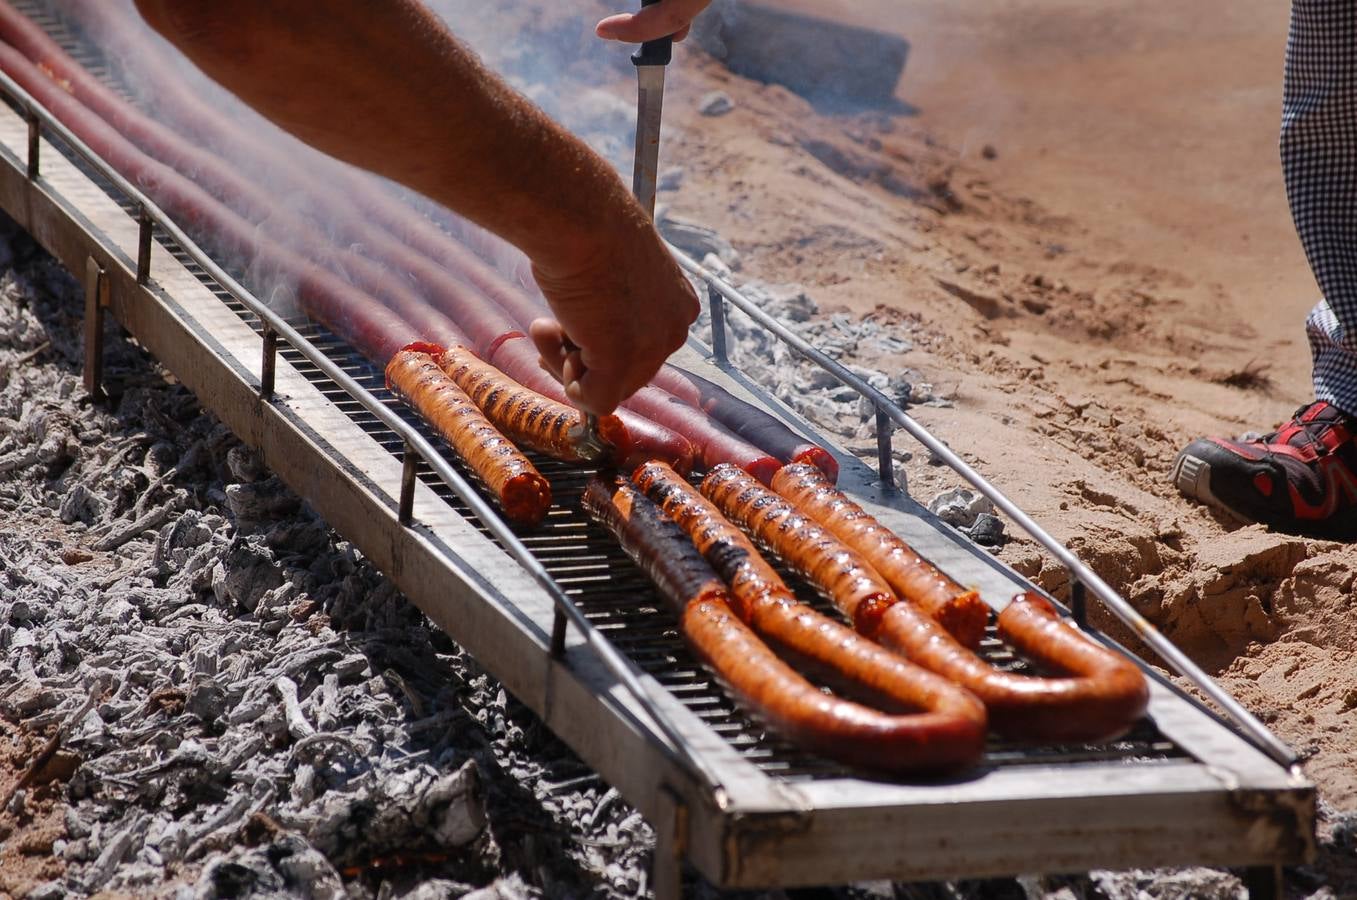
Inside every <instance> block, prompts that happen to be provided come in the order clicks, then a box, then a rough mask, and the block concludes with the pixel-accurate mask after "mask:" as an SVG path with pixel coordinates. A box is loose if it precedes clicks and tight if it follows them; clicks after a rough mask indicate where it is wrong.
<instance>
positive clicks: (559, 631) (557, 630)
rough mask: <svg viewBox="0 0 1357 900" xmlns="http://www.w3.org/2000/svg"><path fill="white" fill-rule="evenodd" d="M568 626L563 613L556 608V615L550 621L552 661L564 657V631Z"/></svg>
mask: <svg viewBox="0 0 1357 900" xmlns="http://www.w3.org/2000/svg"><path fill="white" fill-rule="evenodd" d="M568 626H569V622H568V621H567V620H566V617H565V611H564V610H563V609H561V608H560V607H557V608H556V614H555V615H554V616H553V617H552V619H551V656H552V658H553V659H560V658H561V657H563V656H565V631H566V628H567V627H568Z"/></svg>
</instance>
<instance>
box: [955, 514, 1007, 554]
mask: <svg viewBox="0 0 1357 900" xmlns="http://www.w3.org/2000/svg"><path fill="white" fill-rule="evenodd" d="M963 530H964V531H965V532H966V534H968V535H970V537H971V540H973V541H975V542H976V543H977V544H979V545H980V546H982V547H998V546H999V545H1000V544H1002V543H1003V542H1004V521H1003V519H1000V518H999V517H998V516H995V515H991V514H989V513H981V514H980V515H978V516H976V517H975V522H974V523H972V524H971V526H970V527H969V528H966V529H963Z"/></svg>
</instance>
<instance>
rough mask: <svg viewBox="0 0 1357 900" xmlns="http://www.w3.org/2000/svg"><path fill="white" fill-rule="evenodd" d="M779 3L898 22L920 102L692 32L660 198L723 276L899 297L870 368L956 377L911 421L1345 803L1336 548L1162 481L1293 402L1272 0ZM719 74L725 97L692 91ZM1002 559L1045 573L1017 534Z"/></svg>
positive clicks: (830, 299)
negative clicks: (697, 229) (921, 331)
mask: <svg viewBox="0 0 1357 900" xmlns="http://www.w3.org/2000/svg"><path fill="white" fill-rule="evenodd" d="M794 5H796V6H798V7H801V8H803V9H818V10H819V11H821V12H823V13H825V14H828V15H837V16H841V17H843V18H846V19H850V20H854V21H858V22H865V23H871V22H873V21H876V22H883V23H886V24H887V26H888V27H890V28H893V29H896V30H898V31H899V32H900V33H901V34H902V35H904V36H905V37H907V38H909V39H910V40H911V42H912V43H913V56H912V59H911V61H910V63H909V66H908V68H907V69H906V74H905V78H904V79H903V80H902V82H901V85H900V91H899V99H900V100H901V101H903V102H904V103H905V104H908V105H909V106H911V107H914V108H915V109H916V110H917V113H916V114H913V115H911V114H909V113H907V112H900V111H899V110H895V111H881V112H872V111H867V112H857V113H844V114H838V115H835V114H832V113H826V112H823V111H820V110H816V109H814V108H812V107H811V106H810V105H809V104H808V103H806V102H805V101H803V100H802V99H800V98H799V97H796V96H794V95H792V94H790V93H789V92H788V91H786V90H783V89H782V88H779V87H776V86H764V85H760V84H756V83H752V82H748V81H745V80H743V79H740V78H737V77H734V76H731V75H730V74H729V73H728V72H726V71H725V70H724V69H722V68H721V67H719V66H717V65H715V64H713V63H711V62H710V61H709V60H706V59H705V58H704V57H703V56H702V54H700V53H695V52H692V51H688V52H686V53H685V54H683V55H681V57H680V65H681V66H682V67H683V71H682V74H681V75H679V76H677V77H676V78H675V81H676V82H677V88H676V90H675V93H674V94H673V96H672V100H671V101H670V102H669V104H668V106H667V116H668V117H669V119H668V120H669V121H670V122H672V123H673V124H674V125H675V126H676V127H673V128H672V130H671V131H670V132H669V134H670V135H672V139H671V140H670V142H669V143H668V144H667V151H666V152H667V154H668V155H669V160H668V161H669V162H677V163H679V164H681V165H683V166H684V167H685V172H686V178H685V181H684V183H683V186H682V187H681V188H680V189H679V190H678V191H677V192H671V193H670V194H668V195H667V196H666V197H665V199H666V200H667V201H668V203H669V205H670V207H671V208H672V209H673V210H674V212H675V213H679V214H683V215H686V216H691V217H692V218H695V219H698V220H701V221H704V222H707V223H710V224H712V225H714V226H716V227H718V228H719V229H720V230H721V231H722V232H723V233H724V234H725V235H726V236H727V237H729V238H730V239H731V240H732V241H733V242H734V243H735V245H736V247H737V248H738V249H739V250H741V251H742V252H743V254H744V260H745V270H744V272H742V276H757V277H761V278H764V279H768V280H772V281H796V282H800V283H802V284H804V285H806V286H807V287H808V288H810V289H811V291H812V293H813V295H814V296H815V297H816V298H817V299H818V300H819V301H820V303H821V304H822V306H825V307H827V308H830V309H833V308H835V307H842V308H846V309H848V310H852V311H855V312H859V313H862V312H868V311H871V310H873V309H878V308H883V307H884V309H882V311H881V312H882V314H883V315H901V314H903V315H908V316H910V317H917V318H918V319H919V320H921V321H922V322H923V324H924V326H925V330H926V331H927V332H928V333H930V334H931V336H932V337H931V340H929V341H927V342H925V343H924V344H923V345H921V346H916V347H915V349H914V350H913V351H912V352H910V353H909V354H907V355H906V356H905V357H904V358H902V359H900V360H895V361H892V360H880V361H878V362H879V363H880V365H881V366H882V367H887V366H889V365H891V364H892V363H894V364H896V365H907V366H910V367H912V368H916V369H919V370H921V372H922V374H923V375H924V377H926V379H927V380H929V381H931V382H932V383H934V384H935V385H938V386H939V387H940V388H942V389H944V390H945V391H947V392H949V393H950V394H951V395H952V396H953V397H954V399H955V401H956V405H955V408H952V409H926V408H921V409H920V410H919V411H918V415H919V418H920V419H921V420H922V421H924V422H925V423H926V424H927V425H929V426H930V427H932V428H934V429H935V430H936V431H937V433H938V434H940V435H941V436H943V437H944V438H945V439H947V440H948V441H949V442H950V443H951V444H952V445H953V446H955V447H956V448H958V449H960V450H962V451H964V453H965V455H966V456H967V458H968V459H970V460H971V461H972V462H974V463H975V464H977V465H978V466H979V467H980V468H981V470H982V471H984V472H985V473H986V474H988V475H989V476H991V477H992V478H993V479H994V481H996V482H997V483H998V484H999V485H1000V486H1001V487H1003V488H1004V489H1005V490H1007V491H1008V492H1009V493H1010V494H1011V496H1013V497H1014V498H1015V499H1016V500H1017V501H1018V502H1019V503H1020V504H1021V505H1022V506H1024V507H1025V508H1027V509H1028V510H1029V511H1030V512H1032V513H1033V514H1034V515H1036V517H1037V518H1038V520H1039V521H1040V522H1042V523H1043V524H1044V525H1045V526H1046V527H1047V528H1048V529H1049V530H1051V531H1052V532H1053V533H1054V534H1055V535H1056V536H1057V537H1059V538H1061V539H1063V540H1066V541H1068V542H1069V543H1070V544H1071V545H1072V546H1074V547H1075V548H1076V549H1077V550H1078V551H1079V552H1080V553H1081V554H1082V555H1083V556H1084V558H1085V559H1086V560H1087V561H1089V562H1090V563H1091V564H1092V565H1093V566H1094V567H1095V568H1096V569H1097V571H1098V572H1099V573H1100V574H1101V575H1102V576H1103V577H1105V578H1106V579H1107V580H1109V581H1110V582H1111V583H1112V584H1113V585H1114V586H1115V587H1117V588H1118V589H1120V590H1121V591H1122V592H1123V593H1124V594H1125V595H1126V596H1128V597H1129V598H1130V599H1131V600H1132V601H1133V602H1134V603H1135V605H1136V606H1137V607H1138V608H1139V609H1140V610H1141V611H1142V612H1143V613H1145V614H1146V615H1148V616H1149V617H1151V618H1152V619H1153V620H1154V621H1155V622H1156V623H1157V624H1158V625H1159V626H1160V627H1161V628H1163V629H1164V630H1165V631H1166V632H1167V633H1168V634H1169V635H1170V636H1171V637H1172V638H1174V639H1175V640H1176V641H1178V642H1179V643H1180V645H1181V646H1183V647H1184V648H1186V649H1187V650H1188V651H1189V652H1191V653H1192V654H1193V655H1194V657H1195V658H1196V659H1197V660H1198V661H1199V662H1200V663H1201V664H1202V665H1203V666H1205V667H1206V668H1207V669H1208V670H1209V671H1211V672H1212V673H1214V674H1216V675H1218V676H1219V677H1220V678H1221V680H1222V681H1223V682H1224V683H1225V684H1226V686H1227V687H1229V688H1230V689H1231V690H1232V691H1234V692H1235V693H1236V694H1237V695H1238V696H1240V697H1241V698H1242V699H1243V700H1244V701H1245V702H1246V703H1247V704H1248V705H1249V706H1250V707H1251V708H1252V709H1253V710H1254V711H1255V712H1256V713H1257V714H1259V715H1260V716H1261V717H1262V718H1263V719H1264V720H1265V721H1267V722H1268V723H1269V724H1270V725H1272V726H1273V727H1274V728H1275V729H1276V730H1277V732H1278V733H1279V734H1280V735H1281V736H1282V737H1283V738H1284V739H1286V740H1287V741H1289V742H1291V743H1292V744H1293V745H1294V746H1296V747H1297V748H1300V749H1302V750H1303V751H1304V752H1305V753H1306V754H1308V756H1309V761H1308V763H1307V771H1308V773H1309V774H1310V776H1311V777H1312V778H1314V779H1315V780H1316V781H1317V782H1318V784H1319V785H1320V788H1321V791H1322V796H1323V797H1324V799H1325V800H1326V801H1327V802H1328V803H1330V804H1332V805H1333V806H1334V807H1335V808H1338V809H1343V810H1352V809H1357V766H1354V762H1355V760H1354V749H1357V731H1354V729H1352V728H1351V717H1352V709H1353V707H1354V706H1357V673H1355V672H1354V668H1353V666H1352V653H1351V649H1350V648H1351V647H1352V646H1353V645H1354V643H1353V642H1354V638H1357V614H1354V613H1353V611H1352V610H1351V608H1350V606H1349V604H1348V598H1349V596H1350V594H1351V589H1352V585H1353V570H1354V564H1357V551H1355V550H1354V549H1352V548H1350V547H1344V546H1340V545H1336V544H1330V543H1324V542H1317V541H1309V540H1302V539H1297V538H1291V537H1287V536H1284V535H1279V534H1275V533H1271V532H1269V531H1266V530H1265V529H1263V528H1261V527H1258V526H1250V527H1240V526H1239V525H1238V524H1236V523H1232V522H1227V521H1223V520H1221V519H1219V518H1218V517H1216V516H1214V515H1212V514H1211V513H1209V512H1208V511H1207V510H1205V509H1203V508H1200V507H1197V506H1194V505H1191V504H1189V503H1187V502H1185V501H1184V500H1183V499H1182V498H1180V497H1179V496H1178V494H1177V493H1176V491H1175V490H1174V489H1173V488H1172V486H1171V485H1170V484H1169V482H1168V473H1169V467H1170V464H1171V462H1172V460H1173V456H1174V454H1175V453H1176V451H1177V450H1178V449H1179V447H1180V446H1181V445H1182V444H1184V443H1185V442H1186V441H1188V440H1190V439H1191V438H1192V437H1194V436H1198V435H1201V434H1206V433H1223V434H1237V433H1240V432H1243V431H1245V430H1251V429H1256V430H1267V429H1268V428H1270V427H1271V426H1272V425H1274V424H1275V423H1277V422H1279V421H1281V420H1282V419H1284V418H1285V417H1286V416H1288V415H1289V414H1290V412H1291V411H1292V410H1293V409H1294V407H1295V406H1297V405H1299V404H1300V403H1303V402H1306V401H1307V400H1308V399H1310V394H1309V393H1308V371H1309V360H1308V354H1307V352H1306V350H1305V345H1304V336H1303V333H1302V328H1301V325H1302V320H1303V316H1304V313H1305V311H1306V310H1307V309H1308V308H1309V306H1310V305H1311V304H1312V302H1313V300H1314V296H1315V288H1314V285H1313V281H1312V279H1311V277H1310V275H1309V272H1308V269H1307V268H1306V266H1305V261H1304V257H1303V255H1302V253H1301V251H1300V248H1299V245H1298V243H1297V241H1296V239H1295V237H1294V234H1293V233H1292V230H1291V226H1290V220H1289V216H1288V213H1287V210H1286V204H1285V196H1284V192H1283V189H1282V185H1281V176H1280V172H1279V170H1278V164H1277V161H1276V150H1275V148H1276V131H1277V119H1278V114H1279V107H1280V93H1281V80H1280V76H1281V63H1282V54H1283V50H1284V46H1285V30H1286V10H1285V9H1284V8H1283V6H1282V5H1280V4H1271V3H1265V2H1262V0H1247V2H1241V3H1229V2H1219V0H1211V2H1201V3H1196V4H1174V3H1170V2H1167V0H1155V2H1151V3H1141V4H1130V3H1115V4H1101V5H1097V6H1096V7H1095V6H1091V5H1089V4H1086V3H1079V2H1073V0H1009V2H989V3H984V4H980V3H962V4H956V3H953V4H945V3H940V2H926V0H905V2H899V0H895V2H885V0H882V2H876V3H858V4H854V5H853V6H852V8H849V5H848V4H846V3H842V2H839V0H797V3H795V4H794ZM713 88H720V89H723V90H725V91H727V92H728V93H729V94H730V95H731V96H732V97H733V98H734V99H735V101H736V108H735V110H734V111H733V112H731V113H729V114H728V115H725V116H722V117H720V118H710V117H703V116H701V115H700V114H699V113H698V112H697V108H696V107H697V98H699V97H700V96H701V95H702V93H703V92H705V91H708V90H711V89H713ZM987 147H988V148H990V149H989V150H987V149H986V148H987ZM1232 376H1233V377H1232ZM1241 376H1242V377H1241ZM1232 383H1233V384H1232ZM1234 385H1242V386H1234ZM899 440H906V439H905V438H900V439H899ZM911 475H912V479H913V480H912V488H913V491H914V493H915V494H916V496H922V497H924V498H927V497H928V496H931V495H932V492H933V491H934V490H937V489H941V488H943V487H946V486H949V484H950V483H951V477H950V475H948V474H947V473H945V472H944V471H943V470H939V469H936V468H933V467H929V466H927V465H926V464H924V461H923V460H922V459H921V458H920V457H917V456H916V460H915V464H914V465H913V468H912V472H911ZM1002 555H1003V557H1004V558H1005V559H1006V560H1008V561H1009V562H1011V563H1013V564H1015V565H1016V566H1017V567H1018V568H1020V569H1021V570H1023V571H1025V572H1027V573H1029V574H1031V575H1033V576H1034V577H1036V578H1037V579H1038V580H1039V581H1040V582H1042V583H1043V584H1045V585H1047V586H1050V587H1052V588H1059V587H1060V586H1061V584H1062V583H1063V582H1064V580H1065V579H1064V575H1063V572H1061V571H1059V570H1056V569H1054V568H1052V564H1051V563H1050V561H1049V560H1046V561H1043V559H1042V556H1041V554H1039V553H1037V552H1036V550H1035V549H1034V545H1033V544H1030V543H1028V542H1025V541H1021V540H1019V541H1014V542H1012V543H1011V544H1010V545H1009V546H1008V547H1007V548H1006V549H1005V550H1004V551H1003V554H1002ZM1103 621H1104V623H1105V624H1108V625H1109V630H1110V631H1112V632H1113V633H1119V631H1118V628H1117V626H1116V625H1115V624H1114V623H1110V622H1109V621H1108V620H1107V619H1106V617H1104V619H1103Z"/></svg>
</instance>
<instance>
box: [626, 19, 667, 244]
mask: <svg viewBox="0 0 1357 900" xmlns="http://www.w3.org/2000/svg"><path fill="white" fill-rule="evenodd" d="M659 2H660V0H641V8H642V9H644V8H645V7H647V6H654V5H655V4H656V3H659ZM673 52H674V38H673V36H672V35H671V36H669V37H662V38H656V39H655V40H653V41H646V42H645V43H644V44H642V45H641V49H639V50H637V51H636V52H635V53H633V54H632V55H631V64H632V65H634V66H635V67H636V80H637V97H636V157H635V163H634V165H635V168H634V170H633V174H632V179H631V192H632V193H633V194H635V195H636V199H637V200H639V201H641V205H642V206H643V207H645V211H646V212H647V213H648V214H649V215H650V218H652V219H654V218H655V183H656V181H657V180H658V179H659V167H660V119H661V116H662V115H663V111H664V67H665V66H667V65H669V60H670V59H671V58H673Z"/></svg>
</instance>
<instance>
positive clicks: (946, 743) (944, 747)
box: [583, 478, 984, 774]
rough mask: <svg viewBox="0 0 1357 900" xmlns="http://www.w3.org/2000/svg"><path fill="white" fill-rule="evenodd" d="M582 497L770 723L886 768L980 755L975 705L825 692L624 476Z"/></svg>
mask: <svg viewBox="0 0 1357 900" xmlns="http://www.w3.org/2000/svg"><path fill="white" fill-rule="evenodd" d="M583 505H584V509H585V511H586V512H588V513H589V515H590V517H591V518H592V519H593V520H594V521H595V522H598V523H599V524H600V525H602V526H604V527H605V528H607V529H608V530H609V531H610V532H612V533H613V535H615V536H616V537H617V539H618V541H619V542H620V543H621V545H622V549H623V550H625V551H626V553H627V555H628V556H630V557H631V558H632V559H633V560H634V561H635V562H636V563H637V565H639V566H640V567H641V568H642V569H643V570H644V571H645V572H646V574H647V575H649V576H650V579H651V580H652V581H653V582H654V583H655V585H656V587H657V588H659V591H660V593H661V594H662V595H663V596H664V597H665V598H666V599H667V600H668V601H669V603H670V605H671V606H672V608H673V609H674V611H675V612H676V613H677V614H678V616H679V627H680V630H681V631H682V633H683V637H684V639H685V640H686V641H687V643H688V645H689V646H690V647H691V648H692V649H693V651H694V652H695V653H696V654H697V655H698V656H699V657H700V658H701V659H702V660H703V661H704V662H706V663H707V665H708V666H709V667H710V668H711V669H712V671H713V672H715V674H716V676H717V677H718V678H720V679H721V681H723V682H724V683H725V684H726V685H727V686H728V687H729V688H730V690H731V693H732V694H733V695H734V697H735V699H736V701H737V702H739V703H740V705H741V706H742V707H744V708H745V709H746V710H747V711H749V713H750V714H751V715H753V716H754V717H755V718H757V719H759V720H761V721H763V722H764V723H765V724H767V725H768V726H769V727H770V728H772V729H773V730H774V731H776V732H778V733H780V734H782V735H783V736H785V737H787V738H788V739H790V740H792V741H794V742H795V743H798V744H800V745H802V746H804V747H806V748H807V749H810V750H813V751H814V752H816V753H819V754H821V755H823V756H826V757H829V758H831V759H836V760H839V761H841V762H846V763H849V764H851V765H856V766H863V767H866V768H871V769H875V770H878V771H882V772H891V773H902V774H903V773H913V772H938V771H956V770H958V769H961V768H964V767H965V766H968V765H970V764H971V763H974V762H975V760H976V759H977V758H978V757H979V755H980V752H981V749H982V747H983V738H984V719H983V716H981V718H979V719H977V718H976V715H975V714H976V710H975V708H973V707H971V706H967V705H965V704H960V706H962V707H963V709H961V711H960V714H959V713H958V711H957V710H953V709H950V708H948V705H947V704H946V703H945V702H944V703H941V704H939V705H940V707H941V708H938V709H929V710H927V711H925V712H921V713H916V714H912V715H889V714H887V713H883V712H880V711H878V710H874V709H871V708H869V707H866V706H863V705H861V704H858V703H854V702H852V701H849V700H845V699H842V698H839V697H834V696H831V695H828V694H825V693H823V692H822V691H820V690H819V689H818V688H816V687H815V685H813V684H811V683H810V682H809V681H807V680H806V679H805V678H804V677H802V676H801V675H800V674H798V673H797V672H796V671H795V670H794V669H792V668H791V667H790V666H789V665H787V664H786V663H785V662H783V661H782V660H781V659H779V658H778V657H777V654H775V653H774V652H773V651H772V650H771V649H770V648H769V647H768V645H767V644H765V643H764V642H763V641H761V640H760V639H759V638H758V636H757V635H756V634H754V632H753V631H751V630H750V628H749V627H748V626H747V625H745V624H744V622H742V621H740V619H739V617H738V616H736V615H735V613H734V611H733V610H732V609H731V605H730V596H729V594H728V592H727V589H726V586H725V584H723V583H722V582H721V580H720V578H718V577H717V575H716V573H715V572H713V571H712V569H711V566H709V565H708V564H707V562H706V560H704V559H703V558H702V555H701V554H700V553H699V552H698V551H697V548H696V547H695V546H694V545H693V543H692V541H691V540H689V538H688V536H687V535H686V534H685V533H684V532H683V530H682V529H681V528H680V527H679V526H678V525H677V524H676V523H675V522H674V521H672V520H671V519H669V518H666V517H665V515H664V513H663V512H661V511H660V509H659V508H658V507H657V506H655V504H654V503H652V502H651V501H650V500H648V499H647V498H646V497H645V495H643V494H642V493H641V492H640V491H638V490H637V489H636V488H635V487H633V486H632V485H630V484H628V483H627V482H626V481H625V480H623V479H620V478H617V479H614V480H611V481H604V480H602V479H600V478H595V479H592V480H591V481H590V483H589V485H588V487H587V488H586V489H585V492H584V497H583ZM939 696H940V697H944V698H945V697H946V695H942V694H940V695H939Z"/></svg>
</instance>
